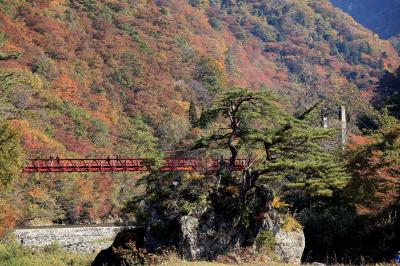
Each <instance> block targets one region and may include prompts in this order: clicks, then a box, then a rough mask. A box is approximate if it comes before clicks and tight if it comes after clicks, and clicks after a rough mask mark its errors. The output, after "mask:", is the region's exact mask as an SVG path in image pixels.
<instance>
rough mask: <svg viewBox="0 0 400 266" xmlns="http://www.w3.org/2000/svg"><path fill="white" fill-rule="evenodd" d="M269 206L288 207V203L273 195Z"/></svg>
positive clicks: (276, 207)
mask: <svg viewBox="0 0 400 266" xmlns="http://www.w3.org/2000/svg"><path fill="white" fill-rule="evenodd" d="M271 206H272V207H273V208H275V209H282V208H286V207H290V204H287V203H286V202H284V201H281V199H280V198H279V197H278V196H274V199H273V200H272V203H271Z"/></svg>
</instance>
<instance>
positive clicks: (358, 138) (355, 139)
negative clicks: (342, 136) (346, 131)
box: [348, 134, 374, 150]
mask: <svg viewBox="0 0 400 266" xmlns="http://www.w3.org/2000/svg"><path fill="white" fill-rule="evenodd" d="M373 143H374V141H373V140H372V139H371V138H369V137H366V136H362V135H355V134H350V136H349V144H348V148H349V149H350V150H356V149H358V148H359V147H360V146H362V145H371V144H373Z"/></svg>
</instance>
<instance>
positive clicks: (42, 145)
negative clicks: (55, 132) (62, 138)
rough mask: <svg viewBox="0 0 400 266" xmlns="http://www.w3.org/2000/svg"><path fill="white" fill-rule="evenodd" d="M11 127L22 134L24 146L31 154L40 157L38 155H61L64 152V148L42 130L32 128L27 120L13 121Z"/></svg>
mask: <svg viewBox="0 0 400 266" xmlns="http://www.w3.org/2000/svg"><path fill="white" fill-rule="evenodd" d="M10 124H11V127H12V128H14V129H16V130H18V132H20V133H21V139H22V145H23V146H24V147H25V149H26V150H27V151H29V152H32V153H34V154H36V156H37V155H38V153H39V154H40V153H49V154H60V153H62V152H63V150H64V148H63V146H62V145H61V144H60V143H59V142H57V141H55V140H54V139H52V138H50V137H49V136H47V135H46V134H44V133H43V132H42V131H41V130H39V129H36V128H32V127H31V125H30V123H29V122H28V121H27V120H12V121H11V123H10Z"/></svg>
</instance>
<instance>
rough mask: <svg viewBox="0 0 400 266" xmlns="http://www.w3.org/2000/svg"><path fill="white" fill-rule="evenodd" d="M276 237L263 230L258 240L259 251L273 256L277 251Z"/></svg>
mask: <svg viewBox="0 0 400 266" xmlns="http://www.w3.org/2000/svg"><path fill="white" fill-rule="evenodd" d="M275 245H276V241H275V236H274V234H273V233H272V232H270V231H268V230H261V231H260V233H259V234H258V236H257V239H256V247H257V249H258V250H263V251H266V252H267V254H271V253H272V254H273V253H274V251H275Z"/></svg>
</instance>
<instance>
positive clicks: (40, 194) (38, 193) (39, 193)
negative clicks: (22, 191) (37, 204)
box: [28, 188, 43, 199]
mask: <svg viewBox="0 0 400 266" xmlns="http://www.w3.org/2000/svg"><path fill="white" fill-rule="evenodd" d="M28 195H29V196H31V197H32V198H35V199H40V198H41V197H43V192H42V191H41V190H40V189H38V188H32V189H31V190H30V191H29V192H28Z"/></svg>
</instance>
